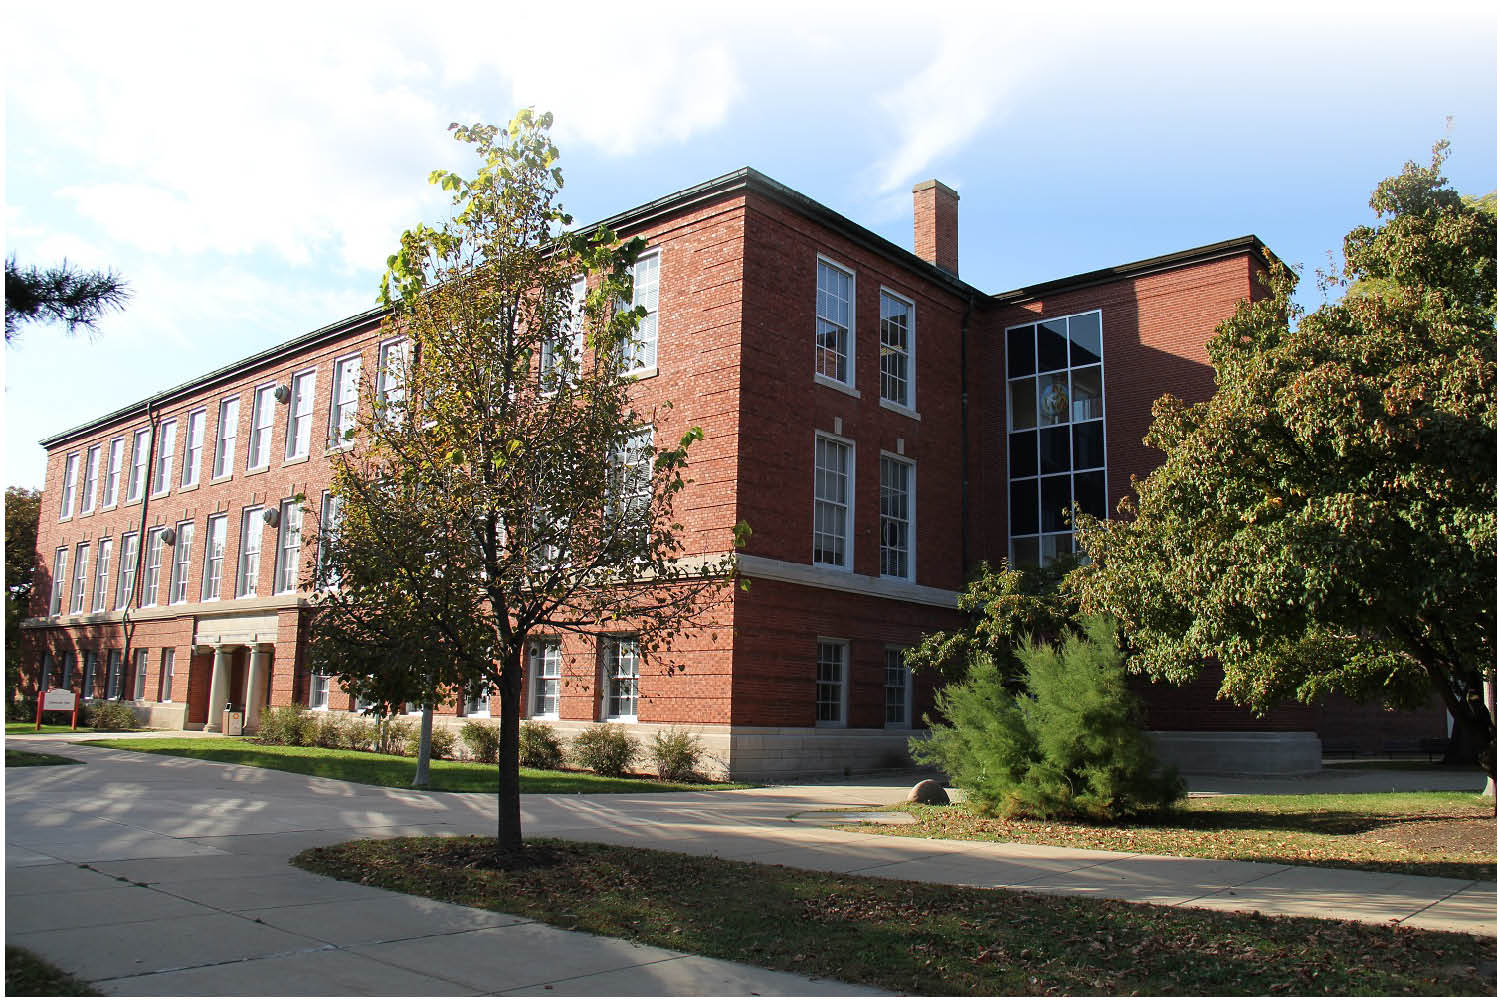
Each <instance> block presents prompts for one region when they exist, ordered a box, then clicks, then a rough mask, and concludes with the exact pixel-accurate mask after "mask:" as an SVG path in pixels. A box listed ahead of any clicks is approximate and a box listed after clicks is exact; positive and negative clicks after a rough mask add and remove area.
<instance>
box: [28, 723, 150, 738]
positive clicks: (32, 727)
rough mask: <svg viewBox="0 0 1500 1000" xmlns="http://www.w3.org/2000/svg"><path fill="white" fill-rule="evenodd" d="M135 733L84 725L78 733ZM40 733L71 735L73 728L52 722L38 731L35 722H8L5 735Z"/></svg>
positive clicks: (131, 730) (43, 725) (127, 730)
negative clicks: (91, 727) (92, 727)
mask: <svg viewBox="0 0 1500 1000" xmlns="http://www.w3.org/2000/svg"><path fill="white" fill-rule="evenodd" d="M135 731H136V730H134V729H108V730H106V729H90V728H89V727H88V726H84V725H80V726H79V727H78V732H80V733H95V732H99V733H103V732H113V733H121V732H125V733H133V732H135ZM39 732H40V733H71V732H73V727H72V726H70V725H67V724H66V723H64V724H63V725H61V726H56V725H53V724H52V723H50V722H44V723H42V728H41V729H37V727H36V723H35V722H7V723H6V724H5V735H6V736H33V735H35V734H37V733H39Z"/></svg>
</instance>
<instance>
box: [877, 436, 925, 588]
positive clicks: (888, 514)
mask: <svg viewBox="0 0 1500 1000" xmlns="http://www.w3.org/2000/svg"><path fill="white" fill-rule="evenodd" d="M916 481H917V467H916V464H915V463H913V462H911V461H908V460H907V459H904V458H899V457H897V456H895V455H889V454H882V455H881V456H880V575H881V576H888V577H892V578H894V579H897V580H911V579H913V578H914V577H915V576H916V554H915V552H914V551H913V549H914V548H915V545H914V542H915V539H916V532H915V531H914V530H913V525H914V523H915V520H916Z"/></svg>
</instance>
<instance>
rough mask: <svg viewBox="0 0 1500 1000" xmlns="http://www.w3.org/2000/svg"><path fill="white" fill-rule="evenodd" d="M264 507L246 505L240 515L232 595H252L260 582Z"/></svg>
mask: <svg viewBox="0 0 1500 1000" xmlns="http://www.w3.org/2000/svg"><path fill="white" fill-rule="evenodd" d="M264 510H265V508H264V507H246V508H245V510H244V512H243V513H242V514H241V515H240V558H239V562H238V564H237V567H236V571H235V578H234V596H235V597H254V596H255V593H256V589H257V587H258V586H259V582H260V545H261V536H262V535H263V534H264V530H263V525H262V523H261V513H262V511H264Z"/></svg>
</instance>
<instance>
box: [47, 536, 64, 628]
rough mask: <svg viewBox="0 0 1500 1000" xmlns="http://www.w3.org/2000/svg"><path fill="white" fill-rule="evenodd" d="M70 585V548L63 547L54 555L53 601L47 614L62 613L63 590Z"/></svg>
mask: <svg viewBox="0 0 1500 1000" xmlns="http://www.w3.org/2000/svg"><path fill="white" fill-rule="evenodd" d="M67 583H68V547H67V546H66V545H64V546H61V547H60V548H58V550H57V551H56V552H55V553H53V555H52V600H51V602H50V603H49V604H48V605H47V614H48V615H56V614H60V613H61V612H62V607H63V590H64V589H65V588H66V586H67Z"/></svg>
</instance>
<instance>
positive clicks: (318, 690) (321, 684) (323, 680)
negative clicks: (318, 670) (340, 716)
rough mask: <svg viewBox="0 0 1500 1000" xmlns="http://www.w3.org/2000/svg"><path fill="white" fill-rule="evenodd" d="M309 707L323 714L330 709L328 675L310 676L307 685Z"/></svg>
mask: <svg viewBox="0 0 1500 1000" xmlns="http://www.w3.org/2000/svg"><path fill="white" fill-rule="evenodd" d="M307 707H308V708H311V709H313V710H314V711H318V712H322V711H327V709H328V675H327V674H310V675H309V676H308V684H307Z"/></svg>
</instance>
